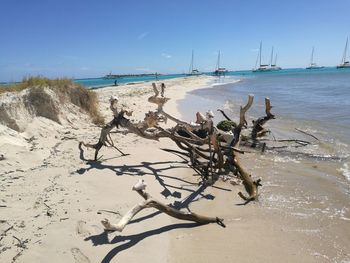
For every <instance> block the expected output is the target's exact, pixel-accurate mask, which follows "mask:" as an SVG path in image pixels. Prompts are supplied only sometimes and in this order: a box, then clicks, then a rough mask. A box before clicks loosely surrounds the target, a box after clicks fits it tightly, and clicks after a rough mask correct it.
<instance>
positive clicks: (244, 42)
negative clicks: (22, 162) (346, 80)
mask: <svg viewBox="0 0 350 263" xmlns="http://www.w3.org/2000/svg"><path fill="white" fill-rule="evenodd" d="M0 10H1V15H0V34H1V40H0V81H13V80H19V79H21V78H22V77H24V76H26V75H39V74H40V75H45V76H48V77H63V76H65V77H75V78H82V77H96V76H101V75H105V74H107V73H109V72H110V71H112V72H113V73H147V72H161V73H182V72H184V71H186V72H187V71H188V68H189V64H190V57H191V50H192V49H194V51H195V66H196V67H197V68H198V69H199V70H201V71H210V70H213V69H214V67H215V64H216V59H217V55H216V52H217V50H221V53H222V62H223V66H225V67H226V68H228V69H230V70H240V69H251V68H252V67H253V66H254V64H255V60H256V57H257V49H258V47H259V42H260V40H262V41H263V59H264V60H265V62H267V61H268V57H269V54H270V50H271V46H272V45H273V46H274V47H275V50H276V51H277V53H278V64H279V65H280V66H282V67H284V68H287V67H304V66H306V64H307V63H308V62H309V59H310V54H311V49H312V46H315V62H317V63H318V64H322V65H326V66H332V65H336V64H338V63H339V62H340V60H341V56H342V52H343V49H344V45H345V40H346V37H347V36H350V15H349V11H350V1H349V0H337V1H325V0H318V1H316V0H294V1H282V0H279V1H277V0H276V1H268V0H265V1H261V0H255V1H249V0H241V1H235V0H232V1H229V0H226V1H224V0H197V1H196V0H179V1H175V0H173V1H170V0H169V1H168V0H147V1H146V0H142V1H141V0H139V1H133V0H129V1H124V0H121V1H117V0H114V1H112V0H99V1H97V0H95V1H92V0H55V1H54V0H30V1H29V0H1V1H0Z"/></svg>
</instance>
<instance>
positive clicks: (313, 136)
mask: <svg viewBox="0 0 350 263" xmlns="http://www.w3.org/2000/svg"><path fill="white" fill-rule="evenodd" d="M295 130H296V131H298V132H301V133H303V134H306V135H309V136H311V137H312V138H314V139H316V140H317V141H319V139H318V138H317V137H316V136H315V135H313V134H311V133H308V132H306V131H303V130H300V129H298V128H295Z"/></svg>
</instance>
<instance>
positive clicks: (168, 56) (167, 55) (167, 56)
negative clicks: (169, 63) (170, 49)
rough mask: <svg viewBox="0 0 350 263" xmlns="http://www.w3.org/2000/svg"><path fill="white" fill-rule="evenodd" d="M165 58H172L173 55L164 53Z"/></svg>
mask: <svg viewBox="0 0 350 263" xmlns="http://www.w3.org/2000/svg"><path fill="white" fill-rule="evenodd" d="M162 57H163V58H172V57H173V56H172V55H170V54H167V53H162Z"/></svg>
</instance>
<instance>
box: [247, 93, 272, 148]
mask: <svg viewBox="0 0 350 263" xmlns="http://www.w3.org/2000/svg"><path fill="white" fill-rule="evenodd" d="M271 109H272V106H271V103H270V99H269V98H265V113H266V116H264V117H260V118H258V119H257V120H254V121H253V129H252V133H251V136H252V139H253V145H252V146H253V147H255V146H256V144H257V138H258V137H261V136H263V135H265V134H266V133H267V132H268V130H266V129H265V128H264V127H263V125H264V124H265V123H266V122H267V121H269V120H271V119H275V115H273V114H272V113H271Z"/></svg>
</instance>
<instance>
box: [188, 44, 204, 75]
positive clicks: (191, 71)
mask: <svg viewBox="0 0 350 263" xmlns="http://www.w3.org/2000/svg"><path fill="white" fill-rule="evenodd" d="M193 60H194V52H193V50H192V58H191V64H190V69H189V71H188V74H186V75H187V76H193V75H200V74H201V73H200V72H199V71H198V69H194V68H193Z"/></svg>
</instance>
